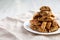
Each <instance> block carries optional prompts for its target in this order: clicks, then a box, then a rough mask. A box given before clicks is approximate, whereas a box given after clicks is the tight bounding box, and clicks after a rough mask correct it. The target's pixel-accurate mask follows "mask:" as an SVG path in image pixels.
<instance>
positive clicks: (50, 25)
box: [30, 6, 59, 32]
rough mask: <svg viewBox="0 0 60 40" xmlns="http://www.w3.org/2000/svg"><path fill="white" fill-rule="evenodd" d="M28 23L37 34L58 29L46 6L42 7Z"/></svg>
mask: <svg viewBox="0 0 60 40" xmlns="http://www.w3.org/2000/svg"><path fill="white" fill-rule="evenodd" d="M30 23H31V25H30V28H31V29H33V30H35V31H39V32H54V31H56V30H58V28H59V25H58V24H57V22H56V20H55V16H54V15H53V14H52V11H51V9H50V8H49V7H48V6H42V7H41V8H40V12H37V13H35V15H34V16H33V19H32V20H30Z"/></svg>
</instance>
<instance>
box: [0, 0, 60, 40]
mask: <svg viewBox="0 0 60 40" xmlns="http://www.w3.org/2000/svg"><path fill="white" fill-rule="evenodd" d="M59 4H60V0H0V28H1V29H0V30H4V31H1V32H0V40H60V34H58V35H51V36H43V35H35V34H32V33H30V32H28V31H26V30H25V29H24V28H23V23H22V22H19V21H17V20H22V21H26V20H28V19H30V18H31V17H32V15H33V14H32V13H31V12H34V11H35V12H36V11H38V10H39V8H40V7H41V6H43V5H47V6H49V7H51V9H52V12H53V14H55V16H56V18H57V19H59V17H60V5H59ZM9 17H10V18H9ZM11 18H12V19H11ZM15 19H17V20H15ZM58 22H60V21H59V20H58ZM5 31H6V32H5ZM3 33H5V35H4V34H3ZM7 35H8V36H7Z"/></svg>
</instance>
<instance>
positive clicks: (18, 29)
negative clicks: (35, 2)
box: [0, 17, 60, 40]
mask: <svg viewBox="0 0 60 40" xmlns="http://www.w3.org/2000/svg"><path fill="white" fill-rule="evenodd" d="M23 23H24V22H23V21H22V20H19V19H15V18H10V17H7V18H5V19H2V20H1V21H0V28H3V29H5V30H4V33H5V31H7V32H9V33H8V34H6V35H4V36H7V35H9V36H10V39H11V38H12V40H60V34H58V35H50V36H44V35H36V34H33V33H30V32H28V31H27V30H25V29H24V28H23ZM10 33H11V34H12V35H14V37H13V36H12V35H10ZM9 36H8V37H6V38H7V39H9ZM15 37H16V38H17V39H16V38H15ZM0 38H1V37H0ZM6 38H5V39H6ZM2 39H3V40H4V37H3V38H2Z"/></svg>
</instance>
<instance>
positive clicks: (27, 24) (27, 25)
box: [24, 21, 60, 35]
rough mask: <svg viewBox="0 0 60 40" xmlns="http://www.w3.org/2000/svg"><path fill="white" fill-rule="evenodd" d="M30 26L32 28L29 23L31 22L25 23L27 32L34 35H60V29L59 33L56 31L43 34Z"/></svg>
mask: <svg viewBox="0 0 60 40" xmlns="http://www.w3.org/2000/svg"><path fill="white" fill-rule="evenodd" d="M29 26H30V22H29V21H26V22H24V28H25V29H26V30H27V31H29V32H32V33H35V34H43V35H52V34H59V33H60V28H59V29H58V30H57V31H55V32H51V33H42V32H38V31H34V30H32V29H31V28H30V27H29Z"/></svg>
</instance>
